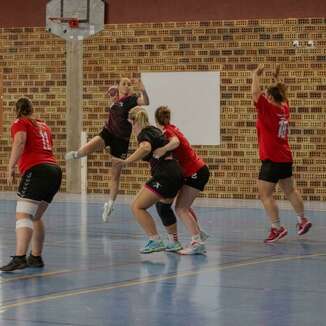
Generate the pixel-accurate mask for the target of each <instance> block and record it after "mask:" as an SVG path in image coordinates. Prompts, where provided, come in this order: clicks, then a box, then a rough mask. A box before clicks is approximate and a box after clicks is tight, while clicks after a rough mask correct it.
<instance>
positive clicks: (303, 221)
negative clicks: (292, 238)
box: [297, 217, 312, 235]
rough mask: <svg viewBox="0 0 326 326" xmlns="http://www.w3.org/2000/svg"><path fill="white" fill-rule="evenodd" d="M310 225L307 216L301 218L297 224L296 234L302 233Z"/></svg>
mask: <svg viewBox="0 0 326 326" xmlns="http://www.w3.org/2000/svg"><path fill="white" fill-rule="evenodd" d="M311 227H312V224H311V222H310V221H309V220H308V219H307V218H304V217H303V218H302V219H301V223H298V224H297V229H298V235H303V234H305V233H307V232H308V231H309V229H310V228H311Z"/></svg>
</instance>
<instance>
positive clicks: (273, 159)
mask: <svg viewBox="0 0 326 326" xmlns="http://www.w3.org/2000/svg"><path fill="white" fill-rule="evenodd" d="M263 71H264V65H262V64H261V65H259V66H258V68H257V69H256V70H255V71H254V72H253V76H252V88H251V92H252V99H253V101H254V104H255V107H256V110H257V123H256V127H257V134H258V145H259V158H260V160H261V162H262V164H261V168H260V172H259V178H258V179H259V180H258V191H259V196H260V200H261V201H262V203H263V206H264V208H265V211H266V214H267V215H268V217H269V219H270V222H271V229H270V233H269V235H268V237H267V239H265V243H272V242H275V241H277V240H279V239H281V238H283V237H285V236H286V235H287V233H288V230H287V229H286V228H285V227H284V226H283V225H281V222H280V217H279V210H278V207H277V204H276V201H275V199H274V198H273V192H274V190H275V187H276V184H277V183H278V184H279V186H280V188H281V189H282V191H283V192H284V194H285V196H286V197H287V199H288V200H289V201H290V203H291V205H292V207H293V208H294V210H295V212H296V214H297V219H298V223H297V228H298V231H297V233H298V235H302V234H305V233H306V232H308V231H309V229H310V228H311V226H312V224H311V222H310V221H309V220H308V219H307V218H306V217H305V214H304V204H303V200H302V198H301V196H300V194H299V193H298V191H297V189H296V187H295V184H294V178H293V176H292V162H293V159H292V152H291V149H290V146H289V142H288V127H289V117H290V113H289V104H288V100H287V96H286V87H285V85H284V84H283V83H280V82H279V80H278V78H279V71H280V67H279V65H277V67H276V70H275V72H274V74H273V76H274V79H275V81H276V84H275V85H274V86H271V87H269V88H268V89H267V91H266V92H263V91H262V90H261V85H260V76H261V75H262V73H263Z"/></svg>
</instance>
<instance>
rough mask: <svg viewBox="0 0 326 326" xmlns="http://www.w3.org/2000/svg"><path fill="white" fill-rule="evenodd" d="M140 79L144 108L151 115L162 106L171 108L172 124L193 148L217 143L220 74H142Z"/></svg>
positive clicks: (152, 119)
mask: <svg viewBox="0 0 326 326" xmlns="http://www.w3.org/2000/svg"><path fill="white" fill-rule="evenodd" d="M141 79H142V81H143V83H144V85H145V88H146V91H147V92H148V95H149V100H150V105H149V106H148V107H147V110H148V111H149V114H150V117H151V123H153V124H155V123H154V112H155V110H156V109H157V108H158V107H159V106H161V105H167V106H168V107H169V108H170V109H171V113H172V118H171V121H172V123H173V124H175V125H176V126H177V127H178V128H179V129H180V130H181V131H182V132H183V133H184V134H185V136H186V137H187V138H188V140H189V141H190V143H191V144H192V145H219V144H220V73H219V72H218V71H212V72H145V73H142V74H141Z"/></svg>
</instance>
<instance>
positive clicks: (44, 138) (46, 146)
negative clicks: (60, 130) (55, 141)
mask: <svg viewBox="0 0 326 326" xmlns="http://www.w3.org/2000/svg"><path fill="white" fill-rule="evenodd" d="M40 136H41V139H42V144H43V149H44V150H46V151H51V150H52V148H51V144H50V141H49V137H48V134H47V132H46V131H44V130H40Z"/></svg>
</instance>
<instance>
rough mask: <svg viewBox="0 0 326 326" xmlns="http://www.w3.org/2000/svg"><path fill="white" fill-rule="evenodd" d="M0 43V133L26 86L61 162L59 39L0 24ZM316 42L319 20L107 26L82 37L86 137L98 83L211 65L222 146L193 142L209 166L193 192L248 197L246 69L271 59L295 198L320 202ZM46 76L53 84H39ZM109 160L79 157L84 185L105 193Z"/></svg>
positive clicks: (133, 187) (131, 172) (134, 170)
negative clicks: (284, 105) (283, 97)
mask: <svg viewBox="0 0 326 326" xmlns="http://www.w3.org/2000/svg"><path fill="white" fill-rule="evenodd" d="M15 38H17V39H15ZM294 39H299V40H300V41H301V43H302V47H301V48H297V49H294V48H293V47H292V46H291V44H292V41H293V40H294ZM310 39H312V40H314V42H315V48H313V49H311V48H310V49H308V48H306V43H307V41H308V40H310ZM15 43H17V45H15ZM1 44H2V45H1V56H2V57H3V59H4V60H2V61H1V65H2V66H3V70H4V119H5V127H4V131H5V132H6V131H8V123H9V121H10V119H11V118H12V114H11V115H10V114H9V110H10V107H11V106H12V104H13V102H14V100H15V99H16V98H17V96H20V95H21V93H24V94H25V92H26V93H27V94H30V93H32V94H33V96H34V101H35V100H37V107H36V110H37V111H39V112H40V111H41V116H42V118H44V119H46V120H47V121H48V122H49V124H50V125H51V127H52V128H53V127H54V133H55V137H56V138H55V142H56V146H57V148H56V152H57V153H58V154H59V158H60V162H61V163H62V152H64V151H65V148H64V147H65V143H64V141H65V139H64V137H65V133H66V129H65V113H64V108H65V75H64V71H65V66H64V64H65V62H64V43H63V42H62V41H60V40H59V39H57V38H55V37H54V36H52V35H48V34H45V33H44V32H43V31H42V30H40V29H27V30H26V29H25V30H24V29H20V30H2V31H1ZM49 44H50V45H49ZM325 45H326V26H325V20H324V19H321V18H318V19H286V20H285V19H279V20H275V19H274V20H237V21H205V22H197V21H195V22H176V23H174V22H169V23H146V24H125V25H122V24H121V25H108V26H106V29H105V31H103V32H101V33H100V34H98V35H96V36H95V37H93V38H91V39H89V40H86V41H85V43H84V99H83V103H84V106H83V107H84V109H83V117H84V122H83V127H84V129H85V130H86V131H87V132H88V134H89V136H93V135H95V134H97V132H98V131H99V130H100V129H101V127H102V125H103V120H104V119H105V117H106V112H105V110H104V108H105V106H106V98H105V90H106V88H107V86H108V85H110V84H112V83H114V82H116V81H117V80H118V79H119V78H120V77H121V76H128V77H138V76H139V74H140V72H141V71H209V70H219V71H221V137H222V145H221V146H216V147H215V146H198V147H197V149H198V152H199V153H200V154H201V155H202V157H203V158H204V159H205V161H206V162H207V163H208V165H209V167H210V169H211V179H210V182H209V184H208V186H207V188H206V191H205V193H204V194H203V196H205V197H210V198H248V199H251V198H257V188H256V179H257V174H258V169H259V161H258V157H257V145H256V131H255V116H256V115H255V110H254V109H253V107H252V104H251V95H250V84H251V73H250V71H251V70H252V69H253V68H254V67H255V66H256V63H258V62H264V63H266V65H267V67H270V66H271V65H272V64H273V63H275V62H279V63H281V65H282V68H283V72H282V77H283V78H284V80H285V82H286V83H287V84H288V85H289V99H290V104H291V111H292V123H291V130H290V142H291V144H292V148H293V152H294V158H295V177H296V179H297V184H298V186H299V188H300V190H301V193H302V194H303V197H304V198H305V199H308V200H326V164H325V163H326V158H325V154H326V106H325V103H326V86H325V85H326V83H325V81H326V69H325V68H326V50H325V48H326V47H325ZM19 75H20V76H19ZM265 76H266V77H264V78H263V83H264V85H268V83H270V81H271V79H270V74H267V75H265ZM26 82H27V83H26ZM48 82H50V83H54V84H52V85H51V87H48V86H47V83H48ZM23 89H24V90H23ZM45 107H46V110H44V108H45ZM175 109H177V108H175ZM42 110H43V111H42ZM179 127H180V128H181V129H182V126H179ZM8 140H9V139H8V137H7V136H6V137H2V138H1V149H0V155H1V166H0V169H1V172H4V171H5V170H6V167H5V163H6V162H4V159H5V158H6V157H7V156H8V150H9V143H8ZM132 148H135V144H134V142H133V145H132ZM109 167H110V163H109V162H108V156H107V155H106V154H105V153H96V154H93V155H91V156H90V157H89V161H88V173H89V178H88V181H89V186H88V190H89V192H97V193H98V192H100V193H104V192H108V189H109V174H108V171H109ZM147 175H148V170H147V167H146V164H144V163H136V164H134V165H133V166H130V168H128V169H125V170H124V173H123V175H122V179H121V185H122V187H121V188H122V190H121V192H122V193H124V194H134V193H135V192H136V191H137V189H139V187H140V186H141V184H142V183H143V182H144V181H145V180H146V177H147ZM3 181H4V180H3V176H2V180H1V183H2V185H1V186H0V187H1V188H0V189H1V190H3V189H7V188H6V187H5V186H3ZM278 197H281V195H280V194H278Z"/></svg>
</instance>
